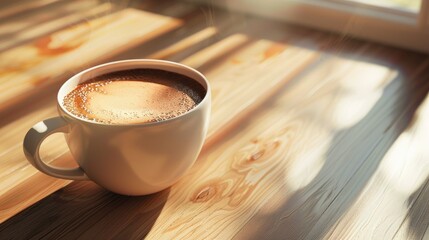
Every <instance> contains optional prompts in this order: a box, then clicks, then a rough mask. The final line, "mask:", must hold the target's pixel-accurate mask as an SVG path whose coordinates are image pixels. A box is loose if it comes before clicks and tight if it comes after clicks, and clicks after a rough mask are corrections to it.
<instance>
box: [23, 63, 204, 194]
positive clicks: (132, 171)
mask: <svg viewBox="0 0 429 240" xmlns="http://www.w3.org/2000/svg"><path fill="white" fill-rule="evenodd" d="M136 68H151V69H161V70H166V71H170V72H175V73H179V74H182V75H185V76H188V77H190V78H192V79H194V80H195V81H198V82H199V83H200V84H201V85H202V86H203V87H204V88H205V89H206V95H205V97H204V99H203V100H202V101H201V102H200V103H199V104H198V105H197V106H196V107H195V108H193V109H191V110H190V111H188V112H186V113H184V114H182V115H180V116H178V117H175V118H171V119H168V120H164V121H160V122H153V123H140V124H103V123H98V122H93V121H89V120H86V119H83V118H79V117H77V116H75V115H72V114H71V113H70V112H69V111H67V110H66V108H65V107H64V106H63V99H64V97H65V96H66V95H67V94H68V93H69V92H71V91H72V90H73V89H75V87H76V86H77V85H78V84H79V83H82V82H85V81H87V80H89V79H91V78H94V77H96V76H100V75H102V74H106V73H110V72H116V71H120V70H127V69H136ZM210 105H211V93H210V86H209V83H208V81H207V79H206V78H205V77H204V76H203V75H202V74H201V73H200V72H198V71H196V70H194V69H192V68H190V67H187V66H184V65H182V64H179V63H174V62H169V61H162V60H149V59H136V60H124V61H117V62H111V63H106V64H102V65H99V66H96V67H93V68H90V69H87V70H85V71H83V72H80V73H78V74H76V75H75V76H73V77H72V78H70V79H69V80H67V81H66V82H65V83H64V84H63V85H62V87H61V88H60V90H59V92H58V97H57V107H58V112H59V115H60V116H59V117H54V118H50V119H46V120H44V121H41V122H39V123H37V124H35V125H34V126H33V127H32V128H31V129H30V130H29V131H28V133H27V135H26V136H25V139H24V152H25V155H26V157H27V159H28V161H29V162H30V163H31V164H32V165H33V166H34V167H36V168H37V169H38V170H39V171H41V172H43V173H45V174H48V175H50V176H53V177H57V178H64V179H71V180H92V181H94V182H95V183H97V184H99V185H100V186H102V187H104V188H106V189H108V190H110V191H112V192H115V193H119V194H124V195H145V194H150V193H154V192H158V191H161V190H163V189H165V188H167V187H169V186H171V185H172V184H174V183H175V182H176V181H178V180H179V179H180V177H182V176H183V175H184V174H185V173H186V171H187V170H188V169H189V168H190V167H191V166H192V165H193V163H194V162H195V160H196V158H197V156H198V154H199V152H200V151H201V148H202V146H203V143H204V139H205V136H206V133H207V129H208V123H209V118H210ZM56 132H64V133H65V137H66V141H67V144H68V146H69V149H70V152H71V154H72V156H73V157H74V159H75V160H76V162H77V163H78V165H79V167H78V168H71V169H67V168H59V167H54V166H51V165H49V164H46V163H44V162H43V161H42V160H41V159H40V155H39V148H40V145H41V143H42V142H43V140H44V139H45V138H46V137H48V136H49V135H51V134H53V133H56Z"/></svg>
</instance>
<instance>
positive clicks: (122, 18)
mask: <svg viewBox="0 0 429 240" xmlns="http://www.w3.org/2000/svg"><path fill="white" fill-rule="evenodd" d="M180 24H181V23H180V21H179V20H177V19H173V18H170V17H164V16H160V15H156V14H152V13H148V12H144V11H140V10H134V9H125V10H121V11H120V12H117V13H114V14H112V15H108V16H105V17H101V18H97V19H94V20H92V21H89V22H86V23H82V24H80V25H77V26H74V27H71V28H69V29H65V30H62V31H59V32H56V33H53V34H51V35H49V36H45V37H42V38H40V39H38V40H36V41H35V42H34V43H33V44H29V45H24V46H20V47H17V48H14V49H11V50H8V51H5V52H3V53H1V55H0V77H1V78H2V82H1V84H0V87H1V88H3V89H7V91H3V93H2V95H1V96H0V108H6V107H8V106H10V105H12V104H15V103H16V102H17V101H19V100H20V99H21V97H22V96H23V95H30V94H34V93H35V92H37V91H40V89H41V87H40V86H46V85H49V84H52V83H53V82H55V81H58V79H64V78H65V77H66V76H70V73H73V72H75V71H76V70H77V69H81V68H83V67H85V66H89V65H90V64H95V63H97V62H100V61H102V60H103V59H106V58H109V57H111V56H113V55H115V54H117V53H119V52H121V51H124V50H126V49H129V48H131V47H133V46H135V45H137V44H139V43H142V42H144V41H147V40H148V39H151V38H153V37H155V36H157V35H160V34H162V33H164V32H166V31H168V30H170V29H173V28H175V27H178V26H179V25H180ZM135 26H145V27H144V28H136V27H135ZM106 41H107V42H108V44H107V45H108V46H109V47H106V46H105V44H103V43H105V42H106ZM76 59H79V61H76ZM53 65H55V67H52V66H53ZM24 93H25V94H24Z"/></svg>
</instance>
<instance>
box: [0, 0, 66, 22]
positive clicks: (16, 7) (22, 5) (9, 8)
mask: <svg viewBox="0 0 429 240" xmlns="http://www.w3.org/2000/svg"><path fill="white" fill-rule="evenodd" d="M58 2H59V0H33V1H13V2H2V3H1V8H0V19H7V18H8V17H10V16H16V15H19V14H22V13H23V12H26V11H31V10H34V9H38V8H44V7H47V6H49V5H53V4H56V3H58Z"/></svg>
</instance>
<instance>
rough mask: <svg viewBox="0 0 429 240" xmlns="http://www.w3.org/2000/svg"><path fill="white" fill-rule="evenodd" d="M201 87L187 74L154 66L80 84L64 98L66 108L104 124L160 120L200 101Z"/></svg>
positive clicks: (104, 76) (103, 76)
mask: <svg viewBox="0 0 429 240" xmlns="http://www.w3.org/2000/svg"><path fill="white" fill-rule="evenodd" d="M204 95H205V90H204V88H203V87H202V86H201V85H200V84H199V83H197V82H196V81H195V80H193V79H190V78H188V77H186V76H183V75H180V74H177V73H172V72H167V71H162V70H155V69H133V70H125V71H120V72H114V73H109V74H105V75H102V76H99V77H97V78H94V79H92V80H89V81H87V82H85V83H82V84H79V85H78V86H77V87H76V88H75V89H74V90H73V91H72V92H70V93H69V94H68V95H67V96H66V97H65V98H64V106H65V108H66V109H67V110H68V111H69V112H71V113H72V114H74V115H76V116H78V117H80V118H84V119H87V120H91V121H95V122H101V123H107V124H130V123H144V122H159V121H164V120H167V119H170V118H174V117H177V116H180V115H182V114H184V113H186V112H187V111H189V110H191V109H192V108H194V107H195V106H196V105H197V104H198V103H199V102H201V101H202V99H203V98H204Z"/></svg>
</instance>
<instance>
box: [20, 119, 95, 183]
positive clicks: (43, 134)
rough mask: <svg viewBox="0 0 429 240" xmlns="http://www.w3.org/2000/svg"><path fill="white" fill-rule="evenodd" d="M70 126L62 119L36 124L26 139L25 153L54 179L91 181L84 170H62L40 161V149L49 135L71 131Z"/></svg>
mask: <svg viewBox="0 0 429 240" xmlns="http://www.w3.org/2000/svg"><path fill="white" fill-rule="evenodd" d="M68 126H69V124H68V123H67V122H66V121H65V120H64V119H63V118H62V117H54V118H50V119H46V120H43V121H41V122H38V123H36V124H35V125H34V126H33V127H32V128H31V129H30V130H28V132H27V134H26V135H25V138H24V153H25V156H26V157H27V159H28V161H29V162H30V163H31V164H32V165H33V166H34V167H35V168H37V169H38V170H39V171H41V172H43V173H45V174H47V175H50V176H52V177H57V178H64V179H70V180H89V179H88V177H87V176H86V174H85V172H84V171H83V170H82V168H80V167H78V168H60V167H54V166H50V165H49V164H46V163H44V162H43V161H42V160H41V159H40V154H39V149H40V145H41V144H42V142H43V140H45V139H46V138H47V137H48V136H49V135H51V134H54V133H57V132H64V133H67V132H68V130H69V127H68Z"/></svg>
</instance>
